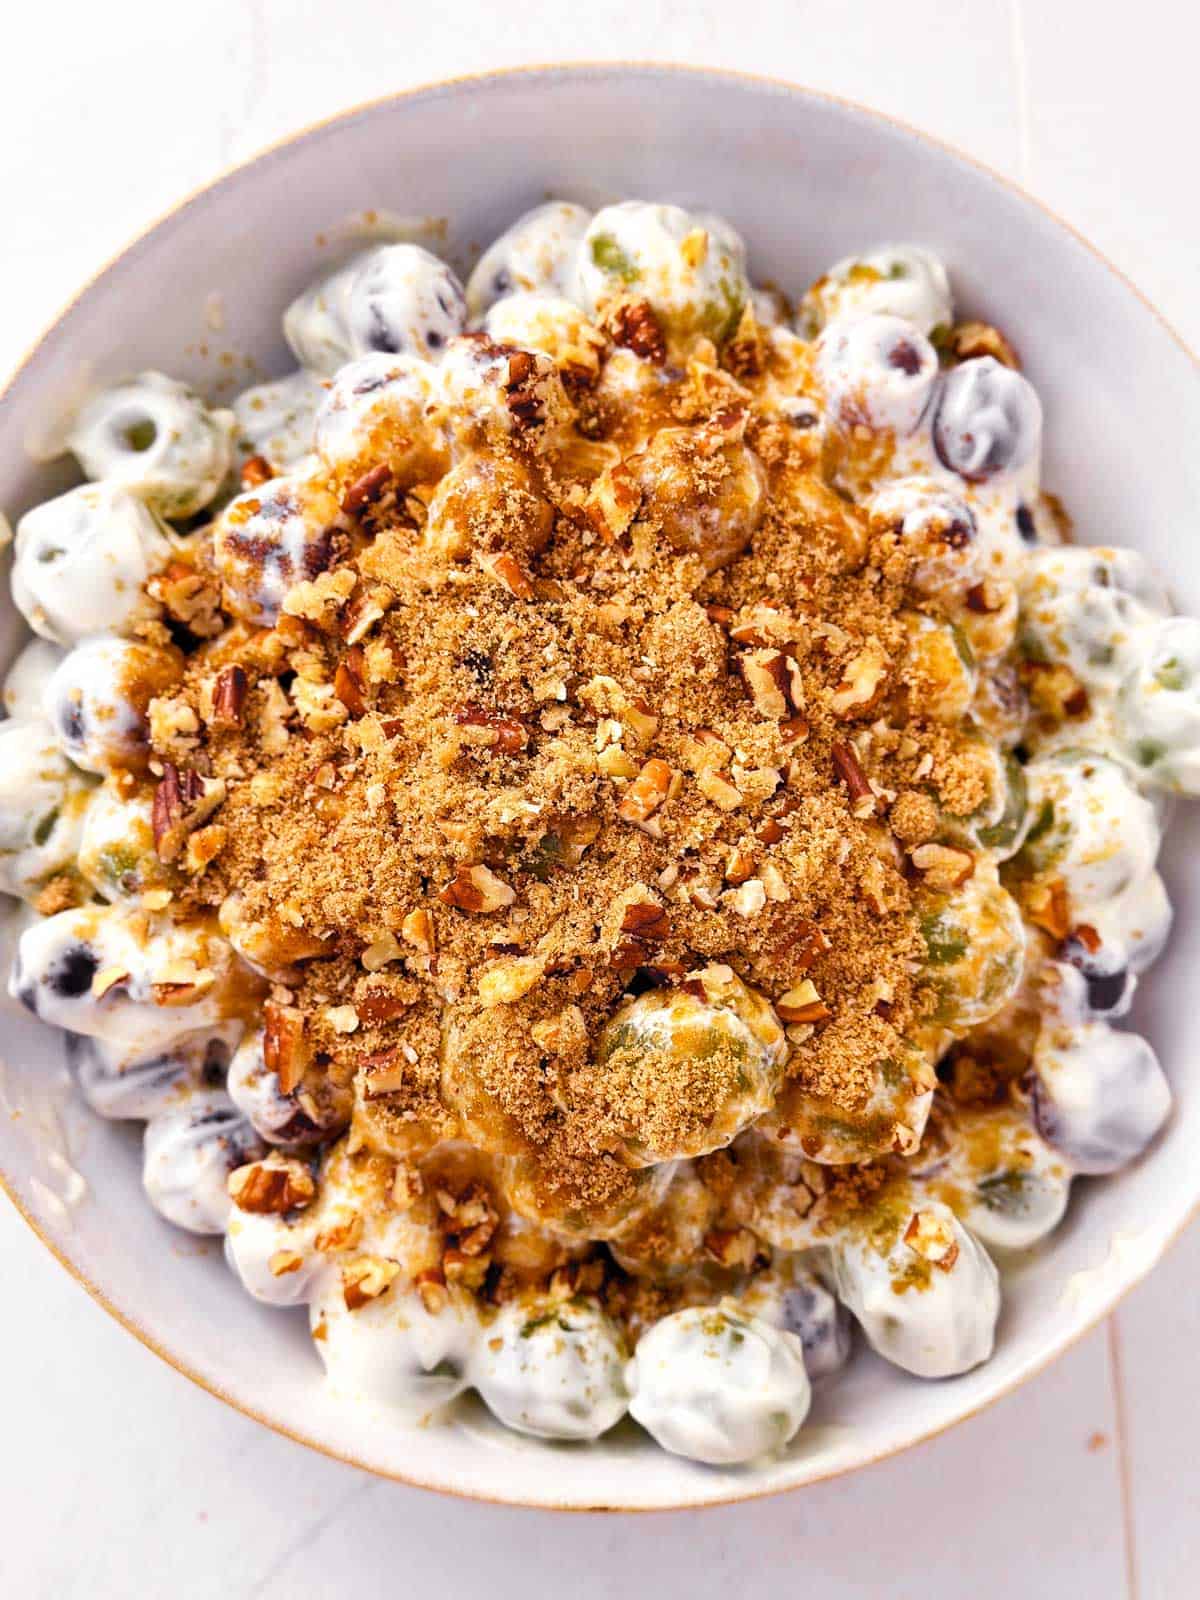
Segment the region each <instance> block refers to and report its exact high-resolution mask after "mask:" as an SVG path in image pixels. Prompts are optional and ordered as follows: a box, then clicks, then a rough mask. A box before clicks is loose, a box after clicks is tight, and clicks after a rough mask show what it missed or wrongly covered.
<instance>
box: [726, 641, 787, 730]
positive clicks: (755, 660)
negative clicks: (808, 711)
mask: <svg viewBox="0 0 1200 1600" xmlns="http://www.w3.org/2000/svg"><path fill="white" fill-rule="evenodd" d="M737 664H738V671H739V672H740V673H741V675H742V677H743V678H744V680H745V683H746V687H747V689H749V691H750V698H751V699H752V700H753V701H754V706H755V710H756V711H757V712H758V714H759V715H760V716H762V717H768V718H770V719H772V720H773V721H776V722H784V721H786V720H787V719H788V718H789V717H794V716H795V715H796V713H797V712H798V711H801V710H803V708H804V680H803V679H802V677H801V676H800V668H799V667H798V666H797V664H796V662H795V660H794V659H793V658H792V657H791V656H789V655H785V654H784V653H783V651H782V650H743V651H742V652H741V654H740V655H739V656H738V663H737Z"/></svg>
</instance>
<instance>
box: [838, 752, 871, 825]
mask: <svg viewBox="0 0 1200 1600" xmlns="http://www.w3.org/2000/svg"><path fill="white" fill-rule="evenodd" d="M829 753H830V755H831V756H832V757H833V765H834V769H835V771H836V772H837V775H838V777H839V778H840V779H841V780H842V782H843V783H844V784H845V785H846V788H847V790H848V791H849V794H850V805H851V808H852V810H853V811H854V812H855V814H856V815H857V814H858V810H859V807H860V806H862V807H863V809H864V810H866V809H867V802H868V801H869V802H870V806H871V809H874V806H875V793H874V790H873V789H872V788H871V785H870V783H869V782H868V781H867V775H866V773H865V772H864V771H863V769H862V767H861V765H860V764H859V760H858V757H857V756H856V755H855V753H854V751H853V749H852V748H851V746H850V745H848V744H842V743H841V741H840V740H839V741H835V743H834V744H833V745H832V747H831V748H830V752H829Z"/></svg>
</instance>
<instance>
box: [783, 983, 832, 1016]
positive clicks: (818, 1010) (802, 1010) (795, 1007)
mask: <svg viewBox="0 0 1200 1600" xmlns="http://www.w3.org/2000/svg"><path fill="white" fill-rule="evenodd" d="M775 1010H776V1013H777V1014H778V1017H779V1020H780V1021H781V1022H788V1023H797V1022H827V1021H828V1020H829V1018H830V1017H831V1016H832V1015H833V1012H832V1011H831V1010H830V1009H829V1007H828V1006H827V1005H826V1004H825V1002H824V1001H823V1000H822V999H821V996H820V995H819V994H818V993H817V986H816V984H815V983H813V981H812V979H811V978H805V979H804V981H803V983H798V984H797V985H796V987H795V988H794V989H789V990H788V992H787V993H786V994H782V995H780V997H779V999H778V1000H776V1002H775Z"/></svg>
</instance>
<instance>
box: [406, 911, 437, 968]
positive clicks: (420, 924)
mask: <svg viewBox="0 0 1200 1600" xmlns="http://www.w3.org/2000/svg"><path fill="white" fill-rule="evenodd" d="M400 932H401V935H402V936H403V937H404V938H405V939H407V941H408V943H409V944H411V945H415V946H416V947H417V949H418V950H420V951H421V953H422V954H423V955H427V956H431V955H432V954H433V952H434V949H435V948H436V930H435V928H434V924H433V913H432V912H430V911H426V910H425V909H424V908H421V909H419V910H417V911H410V912H409V913H408V915H407V916H406V917H405V919H404V921H403V922H402V923H401V924H400Z"/></svg>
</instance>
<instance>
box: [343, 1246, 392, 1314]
mask: <svg viewBox="0 0 1200 1600" xmlns="http://www.w3.org/2000/svg"><path fill="white" fill-rule="evenodd" d="M399 1276H400V1263H399V1262H398V1261H389V1260H388V1259H387V1258H386V1256H358V1257H357V1258H356V1259H355V1260H353V1261H351V1262H349V1263H348V1264H347V1265H346V1266H344V1267H343V1268H342V1298H343V1299H344V1300H345V1302H346V1310H347V1311H358V1310H360V1309H361V1308H362V1307H363V1306H365V1305H366V1304H367V1303H368V1301H371V1300H378V1298H379V1296H380V1295H381V1294H386V1293H387V1291H388V1290H389V1289H390V1288H391V1286H392V1284H393V1283H395V1281H396V1279H397V1278H398V1277H399Z"/></svg>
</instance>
